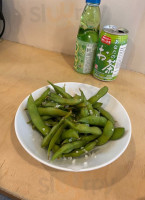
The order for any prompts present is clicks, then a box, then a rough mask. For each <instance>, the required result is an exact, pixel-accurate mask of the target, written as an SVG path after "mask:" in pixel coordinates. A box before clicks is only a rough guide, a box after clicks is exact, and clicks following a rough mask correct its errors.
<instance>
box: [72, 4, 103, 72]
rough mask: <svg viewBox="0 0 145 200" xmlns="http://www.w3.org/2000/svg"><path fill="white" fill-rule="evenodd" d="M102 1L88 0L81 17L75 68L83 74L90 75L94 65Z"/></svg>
mask: <svg viewBox="0 0 145 200" xmlns="http://www.w3.org/2000/svg"><path fill="white" fill-rule="evenodd" d="M100 1H101V0H86V6H85V8H84V11H83V13H82V16H81V23H80V28H79V31H78V35H77V40H76V51H75V63H74V68H75V70H76V71H77V72H79V73H82V74H90V73H91V72H92V69H93V65H94V60H95V53H96V48H97V42H98V39H99V29H100V18H101V16H100V8H99V4H100Z"/></svg>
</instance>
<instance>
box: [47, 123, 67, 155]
mask: <svg viewBox="0 0 145 200" xmlns="http://www.w3.org/2000/svg"><path fill="white" fill-rule="evenodd" d="M65 126H66V124H65V123H64V124H62V125H61V126H60V127H59V129H58V130H57V131H56V133H55V135H54V136H53V137H52V139H51V140H50V143H49V146H48V151H47V154H48V157H49V154H50V151H51V150H52V148H53V146H54V145H55V143H56V141H57V140H58V138H60V136H61V134H62V131H63V129H64V128H65Z"/></svg>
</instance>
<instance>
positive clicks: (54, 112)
mask: <svg viewBox="0 0 145 200" xmlns="http://www.w3.org/2000/svg"><path fill="white" fill-rule="evenodd" d="M38 112H39V114H40V115H49V116H65V115H67V114H68V112H66V111H64V110H61V109H58V108H53V107H47V108H42V107H38Z"/></svg>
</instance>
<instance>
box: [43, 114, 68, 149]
mask: <svg viewBox="0 0 145 200" xmlns="http://www.w3.org/2000/svg"><path fill="white" fill-rule="evenodd" d="M70 114H71V112H69V113H68V114H67V115H66V116H65V117H63V118H62V119H61V120H60V121H59V122H58V123H57V124H56V125H54V126H53V127H52V129H51V130H50V132H49V134H48V135H46V136H45V137H44V138H43V140H42V144H41V147H47V146H48V145H49V142H50V141H51V138H52V137H53V136H54V134H55V133H56V131H57V130H58V129H59V128H60V126H61V125H62V124H63V123H64V121H65V119H66V118H67V117H69V115H70Z"/></svg>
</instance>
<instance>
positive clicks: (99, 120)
mask: <svg viewBox="0 0 145 200" xmlns="http://www.w3.org/2000/svg"><path fill="white" fill-rule="evenodd" d="M79 122H81V123H85V124H90V125H95V126H101V127H104V126H105V125H106V123H107V119H106V118H105V117H100V116H88V117H84V118H81V119H80V120H79Z"/></svg>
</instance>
